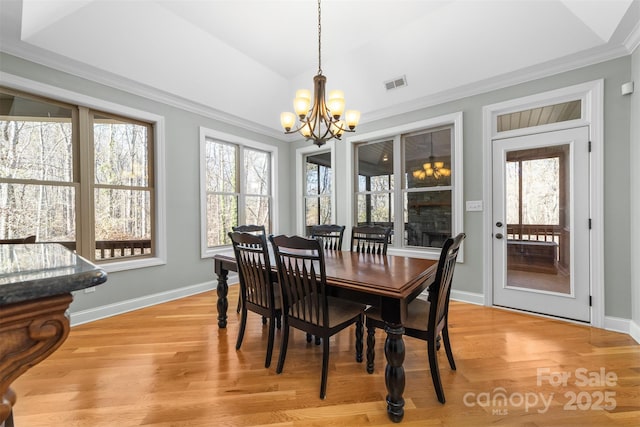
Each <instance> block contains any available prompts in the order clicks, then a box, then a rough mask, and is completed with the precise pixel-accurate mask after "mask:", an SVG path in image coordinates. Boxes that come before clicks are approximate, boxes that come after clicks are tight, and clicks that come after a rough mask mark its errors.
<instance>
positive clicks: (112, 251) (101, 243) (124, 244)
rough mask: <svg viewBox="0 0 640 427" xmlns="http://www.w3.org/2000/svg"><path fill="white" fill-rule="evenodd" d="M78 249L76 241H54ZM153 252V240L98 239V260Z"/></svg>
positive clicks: (71, 248) (73, 249)
mask: <svg viewBox="0 0 640 427" xmlns="http://www.w3.org/2000/svg"><path fill="white" fill-rule="evenodd" d="M54 243H60V244H61V245H64V246H66V247H67V248H69V249H70V250H72V251H75V250H76V242H69V241H65V242H54ZM150 253H151V240H150V239H140V240H96V260H102V259H109V258H122V257H130V256H139V255H147V254H150Z"/></svg>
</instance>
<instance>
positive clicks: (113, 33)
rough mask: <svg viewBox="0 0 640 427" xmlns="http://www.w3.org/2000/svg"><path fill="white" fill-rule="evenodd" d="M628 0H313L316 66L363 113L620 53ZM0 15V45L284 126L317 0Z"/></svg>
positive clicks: (637, 11)
mask: <svg viewBox="0 0 640 427" xmlns="http://www.w3.org/2000/svg"><path fill="white" fill-rule="evenodd" d="M639 3H640V0H560V1H559V0H510V1H507V0H502V1H500V0H494V1H490V0H464V1H455V0H443V1H435V0H421V1H420V0H369V1H364V0H324V1H323V2H322V70H323V74H325V75H326V76H327V88H328V89H329V90H331V89H342V90H343V91H344V92H345V98H346V101H347V108H352V109H359V110H361V111H362V120H361V122H366V121H371V120H374V119H377V118H380V117H384V116H386V115H389V114H398V113H402V112H404V111H409V110H411V109H415V108H419V107H421V106H426V105H431V104H434V103H437V102H442V101H445V100H448V99H454V98H455V97H458V96H463V95H469V94H473V93H478V92H480V91H486V90H490V89H493V88H498V87H503V86H506V85H509V84H514V83H518V82H521V81H526V80H528V79H532V78H537V77H542V76H544V75H549V74H553V73H557V72H560V71H564V70H568V69H572V68H576V67H580V66H584V65H588V64H591V63H596V62H600V61H603V60H607V59H611V58H615V57H620V56H624V55H628V54H630V53H631V52H632V51H633V49H635V47H636V46H637V45H638V44H639V43H640V25H639V20H640V4H639ZM0 26H1V28H0V37H1V38H0V50H2V51H4V52H7V53H10V54H13V55H16V56H20V57H23V58H26V59H30V60H32V61H35V62H39V63H42V64H44V65H48V66H51V67H54V68H57V69H61V70H63V71H67V72H71V73H73V74H76V75H79V76H82V77H89V78H91V79H92V80H97V81H98V82H101V83H105V84H109V85H111V86H114V87H117V88H121V89H125V90H128V91H130V92H133V93H139V94H142V95H145V96H149V97H151V98H153V99H159V100H163V101H166V102H169V103H172V104H175V105H180V106H182V107H185V108H188V109H190V110H193V111H198V112H202V113H204V114H207V115H210V116H213V117H215V118H218V119H221V120H224V121H227V122H231V123H236V124H240V125H243V126H247V127H249V128H251V129H253V130H257V131H261V132H265V133H267V134H269V135H271V136H275V137H278V138H282V139H287V138H284V135H282V133H281V131H280V128H279V114H280V112H281V111H284V110H291V109H292V107H291V101H292V99H293V96H294V94H295V90H296V89H298V88H308V89H312V79H313V76H314V75H315V74H316V73H317V69H318V45H317V38H318V34H317V2H316V1H315V0H182V1H179V0H129V1H123V0H0ZM400 76H406V80H407V86H406V87H403V88H398V89H395V90H392V91H387V90H386V88H385V85H384V82H386V81H388V80H391V79H394V78H397V77H400Z"/></svg>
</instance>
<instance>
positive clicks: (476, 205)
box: [467, 200, 482, 212]
mask: <svg viewBox="0 0 640 427" xmlns="http://www.w3.org/2000/svg"><path fill="white" fill-rule="evenodd" d="M467 211H469V212H475V211H482V200H467Z"/></svg>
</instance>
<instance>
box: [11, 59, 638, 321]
mask: <svg viewBox="0 0 640 427" xmlns="http://www.w3.org/2000/svg"><path fill="white" fill-rule="evenodd" d="M633 59H634V76H635V77H636V79H635V80H636V82H640V78H638V69H639V68H640V67H639V66H638V62H639V60H638V53H637V52H636V54H635V55H634V57H633ZM0 69H1V70H2V71H5V72H8V73H11V74H15V75H18V76H22V77H25V78H28V79H32V80H36V81H39V82H43V83H46V84H50V85H54V86H57V87H61V88H64V89H68V90H72V91H75V92H79V93H82V94H85V95H88V96H92V97H96V98H100V99H104V100H107V101H112V102H116V103H118V104H123V105H127V106H130V107H132V108H138V109H141V110H145V111H149V112H152V113H155V114H159V115H162V116H164V117H165V120H166V123H165V125H166V159H167V160H166V179H167V205H168V206H167V207H168V215H167V231H168V236H167V242H168V262H167V264H166V265H164V266H159V267H149V268H143V269H139V270H133V271H126V272H117V273H112V274H110V275H109V281H108V282H107V284H106V285H104V286H101V287H98V288H97V291H96V292H95V293H93V294H78V295H77V296H76V300H75V301H74V303H73V306H72V311H74V312H76V311H79V310H85V309H89V308H93V307H99V306H103V305H106V304H112V303H118V302H123V301H126V300H130V299H134V298H139V297H142V296H145V295H149V294H155V293H159V292H164V291H169V290H172V289H178V288H181V287H185V286H189V285H194V284H201V283H206V282H210V281H211V280H212V278H213V273H212V263H211V261H210V260H202V259H201V258H200V252H199V245H200V230H199V224H200V222H199V215H200V214H199V212H200V207H199V194H198V191H199V177H198V169H199V159H198V141H199V134H198V128H199V126H205V127H208V128H211V129H216V130H219V131H223V132H227V133H233V134H237V135H240V136H243V137H247V138H251V139H254V140H258V141H261V142H265V143H269V144H273V145H278V146H279V147H281V149H280V153H281V158H280V160H279V169H278V182H279V196H280V197H279V200H277V201H276V203H278V206H279V212H280V215H279V217H278V219H277V220H278V224H276V227H277V228H276V230H277V231H278V232H282V233H291V232H294V231H295V226H294V221H295V212H292V210H291V209H290V207H291V206H292V203H291V197H293V195H294V193H295V183H294V181H293V180H292V179H290V177H291V176H292V174H293V172H294V166H293V158H294V152H295V148H296V147H298V146H301V145H303V143H297V144H285V143H282V142H280V141H277V140H273V139H271V138H267V137H264V136H261V135H257V134H254V133H251V132H248V131H246V130H243V129H240V128H236V127H233V126H230V125H227V124H224V123H221V122H219V121H216V120H212V119H210V118H207V117H203V116H201V115H198V114H194V113H191V112H187V111H184V110H180V109H177V108H174V107H171V106H168V105H165V104H162V103H159V102H155V101H152V100H149V99H145V98H143V97H140V96H136V95H133V94H129V93H125V92H122V91H119V90H115V89H113V88H110V87H107V86H103V85H100V84H97V83H94V82H91V81H88V80H84V79H81V78H78V77H75V76H72V75H69V74H65V73H62V72H58V71H55V70H52V69H49V68H46V67H43V66H40V65H38V64H34V63H31V62H28V61H25V60H22V59H19V58H15V57H12V56H9V55H6V54H1V53H0ZM600 78H604V80H605V101H604V102H605V126H604V132H605V159H604V162H605V164H604V173H605V176H604V191H605V218H604V222H605V232H604V235H605V241H604V242H603V243H604V249H605V295H606V306H605V312H606V315H607V316H614V317H620V318H627V319H628V318H631V311H632V308H631V302H630V300H631V287H630V282H631V262H630V255H629V252H630V245H631V238H630V235H629V228H630V225H631V224H630V218H631V217H630V215H631V203H630V201H629V199H630V195H631V194H638V190H639V189H640V182H639V179H638V178H639V177H638V175H637V174H635V175H634V185H635V193H631V189H630V162H629V158H628V156H629V153H630V144H629V141H630V132H631V131H633V132H634V135H635V141H636V145H635V147H634V148H635V157H634V159H635V161H633V160H632V162H633V164H636V165H637V164H638V163H639V160H640V159H639V158H638V149H637V148H638V147H637V136H638V124H637V120H636V121H634V123H633V124H632V123H631V121H630V108H631V107H630V103H631V101H630V97H628V96H627V97H622V96H621V95H620V85H621V84H622V83H624V82H627V81H629V80H631V57H624V58H620V59H616V60H612V61H607V62H604V63H601V64H596V65H593V66H589V67H585V68H582V69H578V70H575V71H571V72H566V73H562V74H558V75H555V76H552V77H548V78H544V79H540V80H536V81H532V82H528V83H524V84H520V85H516V86H513V87H509V88H506V89H501V90H496V91H491V92H488V93H484V94H481V95H477V96H472V97H468V98H464V99H460V100H456V101H453V102H447V103H444V104H440V105H436V106H432V107H428V108H424V109H420V110H417V111H413V112H409V113H406V114H402V115H399V116H394V117H389V118H386V119H384V120H378V121H376V122H371V123H365V124H363V125H361V126H360V127H359V129H358V130H359V132H363V133H365V132H370V131H374V130H378V129H382V128H384V127H386V126H394V125H400V124H403V123H409V122H414V121H418V120H422V119H426V118H430V117H435V116H439V115H443V114H448V113H452V112H456V111H463V113H464V159H465V162H464V200H481V199H483V188H482V173H483V170H482V167H483V166H482V107H483V106H484V105H487V104H493V103H497V102H500V101H506V100H509V99H513V98H518V97H523V96H527V95H531V94H535V93H540V92H545V91H549V90H553V89H558V88H562V87H566V86H570V85H574V84H577V83H582V82H585V81H591V80H596V79H600ZM408 89H410V88H408ZM637 99H638V95H635V100H634V117H637V116H638V113H639V112H640V109H639V108H638V102H637ZM336 147H337V156H336V158H337V161H336V165H335V171H336V179H337V186H336V187H337V200H338V203H337V221H338V222H346V218H347V215H349V207H347V206H344V203H342V204H341V203H340V202H339V201H340V200H344V199H345V197H346V191H349V189H347V188H345V186H344V185H340V183H341V182H346V179H347V176H346V174H347V173H348V170H349V168H347V165H346V164H345V162H346V155H345V153H346V152H345V151H344V150H346V145H345V144H344V143H341V142H337V143H336ZM486 203H487V201H486V200H485V205H486ZM634 203H635V205H634V206H636V212H638V210H637V205H638V197H637V196H636V197H634ZM636 217H637V216H636ZM464 231H465V232H466V233H467V236H468V237H467V240H466V242H465V262H464V264H463V265H460V266H459V268H458V269H457V270H456V277H455V283H454V288H455V289H457V290H461V291H468V292H473V293H482V292H483V287H482V286H483V285H482V278H483V275H484V266H483V265H482V256H481V254H482V251H483V242H482V238H483V236H482V215H481V213H478V212H465V217H464ZM635 237H636V239H635V241H638V237H640V236H638V230H636V231H635ZM636 264H637V263H636ZM635 268H636V270H634V271H635V276H634V277H635V288H634V289H635V291H636V292H637V290H638V289H637V288H638V281H639V280H638V274H637V268H638V266H635ZM635 297H636V300H637V297H638V294H637V293H636V294H635ZM638 312H639V310H637V305H636V311H635V313H636V314H635V315H636V317H635V319H636V322H637V319H638V317H637V313H638Z"/></svg>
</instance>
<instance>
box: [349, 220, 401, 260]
mask: <svg viewBox="0 0 640 427" xmlns="http://www.w3.org/2000/svg"><path fill="white" fill-rule="evenodd" d="M391 230H392V229H391V227H383V226H379V225H359V226H354V227H353V229H352V230H351V251H353V252H359V253H367V254H379V255H386V254H387V246H388V245H389V240H390V239H391Z"/></svg>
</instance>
